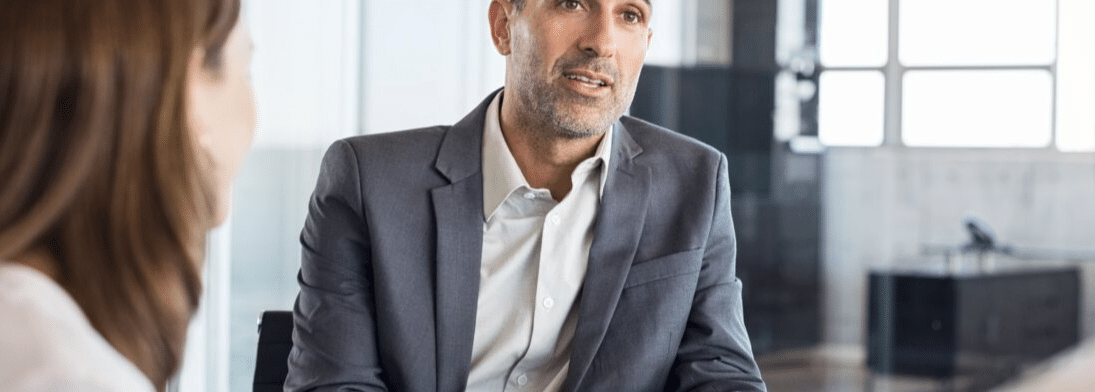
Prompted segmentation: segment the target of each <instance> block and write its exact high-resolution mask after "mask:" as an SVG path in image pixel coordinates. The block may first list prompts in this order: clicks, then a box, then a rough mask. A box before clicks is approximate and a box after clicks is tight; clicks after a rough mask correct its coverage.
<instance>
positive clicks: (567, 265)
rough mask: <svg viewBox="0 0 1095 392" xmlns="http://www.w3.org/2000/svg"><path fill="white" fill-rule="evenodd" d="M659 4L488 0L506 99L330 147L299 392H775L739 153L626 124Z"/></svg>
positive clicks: (292, 387) (298, 359) (301, 321)
mask: <svg viewBox="0 0 1095 392" xmlns="http://www.w3.org/2000/svg"><path fill="white" fill-rule="evenodd" d="M651 11H652V9H651V4H650V3H649V1H647V0H569V1H558V0H492V2H491V4H490V9H489V14H488V15H489V18H490V28H491V29H490V30H491V35H492V38H493V40H494V44H495V46H496V48H497V49H498V51H499V53H501V54H502V55H503V56H506V82H505V83H506V84H505V87H504V88H503V89H502V90H501V91H499V92H496V93H495V94H492V95H491V96H490V97H488V98H487V99H486V100H485V101H484V102H483V103H482V104H481V105H480V106H479V107H478V108H476V109H475V110H474V111H472V113H471V114H469V115H468V116H467V117H465V118H464V119H463V120H461V121H460V122H458V123H457V124H456V125H453V126H451V127H434V128H426V129H418V130H411V131H405V132H398V133H393V134H381V135H371V136H359V137H353V138H349V139H345V140H341V141H338V142H336V143H335V144H334V145H333V146H332V147H331V149H330V150H329V151H328V152H327V155H326V157H325V158H324V162H323V167H322V169H321V173H320V176H319V181H318V184H317V187H316V190H315V194H314V195H313V198H312V201H311V204H310V212H309V215H308V220H307V222H306V224H305V227H304V230H303V233H302V234H301V243H302V245H303V258H302V261H301V271H300V275H299V278H298V279H299V281H300V286H301V291H300V295H299V297H298V299H297V304H296V306H295V309H294V316H295V331H294V334H293V342H294V347H293V350H292V353H291V354H290V356H289V377H288V379H287V381H286V390H287V391H304V390H315V391H336V390H337V391H349V390H353V391H363V390H367V391H379V390H395V391H435V390H436V391H459V390H469V391H501V390H530V391H663V390H704V391H722V390H735V391H737V390H749V391H754V390H764V384H763V382H762V381H761V378H760V374H759V371H758V369H757V366H756V363H755V361H754V360H753V357H752V353H751V349H750V347H749V341H748V336H747V335H746V332H745V327H744V324H743V322H742V315H741V297H740V295H741V283H740V281H739V280H738V279H737V278H735V276H734V268H735V240H734V231H733V224H732V222H731V217H730V189H729V185H728V177H727V163H726V158H725V157H724V156H723V155H722V154H720V153H718V152H717V151H715V150H714V149H712V148H710V147H707V146H704V145H701V144H699V143H698V142H696V141H693V140H691V139H688V138H686V137H683V136H680V135H678V134H675V133H673V132H671V131H668V130H665V129H661V128H658V127H656V126H653V125H650V124H648V123H645V122H642V121H639V120H636V119H633V118H629V117H621V116H622V114H623V112H624V111H625V110H626V109H627V107H628V106H629V105H630V104H631V100H632V98H633V97H634V93H635V88H636V83H637V80H638V78H639V72H640V70H641V68H642V63H643V60H644V58H645V55H646V50H647V47H648V45H649V43H650V37H651V30H650V28H649V25H648V21H649V19H650V16H651Z"/></svg>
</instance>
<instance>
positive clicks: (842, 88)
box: [818, 71, 886, 146]
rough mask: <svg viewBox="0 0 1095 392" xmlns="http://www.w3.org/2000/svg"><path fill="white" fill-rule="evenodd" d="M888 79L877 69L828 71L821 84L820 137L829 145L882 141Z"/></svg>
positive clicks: (850, 144) (859, 144)
mask: <svg viewBox="0 0 1095 392" xmlns="http://www.w3.org/2000/svg"><path fill="white" fill-rule="evenodd" d="M885 88H886V79H885V78H884V77H883V76H882V73H881V72H876V71H828V72H824V73H822V74H821V80H820V86H819V87H818V94H819V95H818V137H819V138H820V139H821V143H822V144H825V145H829V146H877V145H881V144H882V135H883V132H882V130H883V126H884V124H883V112H884V111H885V106H884V103H885V99H884V98H883V97H884V93H885Z"/></svg>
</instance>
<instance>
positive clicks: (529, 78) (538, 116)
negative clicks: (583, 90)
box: [516, 58, 635, 139]
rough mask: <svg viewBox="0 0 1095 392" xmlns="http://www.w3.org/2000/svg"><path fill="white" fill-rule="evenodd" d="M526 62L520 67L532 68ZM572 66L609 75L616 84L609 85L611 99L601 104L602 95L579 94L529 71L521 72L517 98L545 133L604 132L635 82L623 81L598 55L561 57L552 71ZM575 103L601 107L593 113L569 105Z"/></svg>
mask: <svg viewBox="0 0 1095 392" xmlns="http://www.w3.org/2000/svg"><path fill="white" fill-rule="evenodd" d="M538 60H540V59H531V61H529V62H530V63H533V64H538V63H539V61H538ZM529 65H530V64H521V66H522V69H525V70H531V69H535V68H534V67H531V66H529ZM575 67H581V68H585V69H593V70H596V71H598V72H601V73H605V74H607V75H610V76H612V77H613V80H615V82H616V84H614V85H613V86H612V87H608V88H612V89H614V91H612V94H610V95H609V97H608V100H610V101H609V102H608V104H607V105H604V101H603V100H602V99H599V98H592V97H586V96H582V95H579V94H577V93H575V92H573V91H570V90H568V89H566V88H564V87H562V86H559V85H557V84H553V83H551V82H550V81H545V80H542V79H540V78H537V77H535V76H533V75H530V73H531V72H526V73H525V74H524V75H522V78H523V79H524V80H525V88H523V89H521V90H520V91H517V92H516V93H517V94H516V95H520V96H521V98H520V100H521V101H524V102H523V103H524V105H523V106H525V108H526V110H527V111H528V113H529V116H528V119H529V120H530V121H531V122H533V123H535V124H536V125H537V126H538V127H539V128H541V129H544V130H546V132H545V133H546V134H545V135H544V136H548V135H550V136H554V137H559V138H564V139H585V138H590V137H594V136H600V135H603V134H604V133H605V131H607V130H608V128H609V127H610V126H612V124H613V123H615V122H616V121H617V120H619V119H620V116H622V115H623V113H624V111H625V110H626V109H627V106H628V105H629V104H630V103H631V100H632V98H633V97H634V95H635V86H629V85H626V84H624V81H622V80H620V73H619V71H617V70H616V69H615V68H614V67H612V66H610V65H604V64H600V63H598V60H597V59H593V58H579V59H569V60H567V59H561V60H560V61H559V62H558V63H557V64H556V65H555V66H554V69H553V72H552V74H553V75H562V73H563V71H564V70H567V69H570V68H575ZM621 88H622V89H625V90H623V91H624V94H619V91H620V90H617V89H621ZM576 106H584V107H587V108H597V107H602V109H600V110H599V111H598V112H597V113H596V114H593V115H583V113H579V112H575V111H574V110H573V109H571V108H573V107H576Z"/></svg>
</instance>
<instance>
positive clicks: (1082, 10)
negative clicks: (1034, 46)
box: [1057, 0, 1095, 151]
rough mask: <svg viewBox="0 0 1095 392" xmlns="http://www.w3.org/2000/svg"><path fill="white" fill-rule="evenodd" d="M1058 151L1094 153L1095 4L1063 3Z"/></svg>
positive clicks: (1076, 0)
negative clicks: (1094, 18)
mask: <svg viewBox="0 0 1095 392" xmlns="http://www.w3.org/2000/svg"><path fill="white" fill-rule="evenodd" d="M1060 6H1061V22H1060V23H1061V25H1060V29H1061V31H1060V41H1059V45H1060V48H1059V50H1060V55H1059V56H1060V57H1058V59H1057V148H1059V149H1060V150H1061V151H1093V150H1095V96H1093V95H1092V93H1093V92H1095V72H1092V71H1093V70H1095V23H1092V20H1091V18H1092V16H1095V1H1091V0H1061V5H1060Z"/></svg>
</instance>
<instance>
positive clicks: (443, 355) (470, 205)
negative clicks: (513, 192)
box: [430, 94, 494, 391]
mask: <svg viewBox="0 0 1095 392" xmlns="http://www.w3.org/2000/svg"><path fill="white" fill-rule="evenodd" d="M493 98H494V95H493V94H492V95H491V96H490V97H488V98H487V100H485V101H483V103H482V104H480V105H479V107H478V108H476V109H475V110H474V111H472V112H471V114H469V115H468V116H467V117H465V118H464V119H463V120H461V121H460V122H458V123H456V125H454V126H453V127H452V128H451V129H450V130H449V131H448V132H446V134H445V137H444V139H443V141H442V142H441V147H440V149H439V151H438V154H437V161H436V163H435V167H436V168H437V171H438V172H440V173H441V174H442V175H444V176H445V177H446V178H447V179H448V180H449V181H450V184H448V185H445V186H441V187H438V188H434V189H432V190H431V192H430V195H431V197H432V200H433V207H434V216H435V217H436V221H437V270H436V275H435V276H434V279H435V281H436V283H435V284H436V287H437V292H436V293H437V298H436V303H435V306H436V309H435V314H436V316H437V320H436V326H437V369H438V373H437V390H438V391H462V390H464V388H465V387H466V386H467V382H468V373H469V371H470V370H471V351H472V340H473V339H474V338H475V312H476V306H477V301H478V298H479V266H480V263H481V261H482V253H483V171H482V168H481V166H482V158H481V155H482V137H483V119H484V113H485V112H486V108H487V105H488V104H489V103H490V101H491V99H493Z"/></svg>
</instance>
